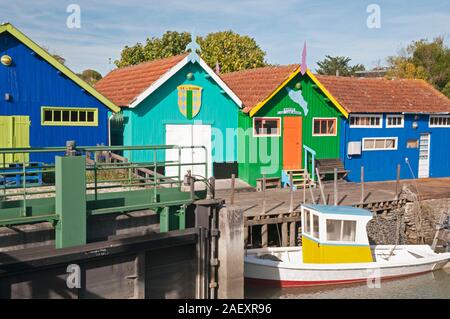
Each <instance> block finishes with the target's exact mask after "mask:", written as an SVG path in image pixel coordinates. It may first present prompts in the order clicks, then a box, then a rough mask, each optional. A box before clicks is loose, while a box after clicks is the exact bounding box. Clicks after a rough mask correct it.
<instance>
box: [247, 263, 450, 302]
mask: <svg viewBox="0 0 450 319" xmlns="http://www.w3.org/2000/svg"><path fill="white" fill-rule="evenodd" d="M245 297H246V298H294V299H301V298H309V299H310V298H387V299H392V298H450V269H445V270H438V271H435V272H433V273H426V274H423V275H418V276H413V277H406V278H402V279H395V280H385V281H382V282H381V286H380V288H369V287H367V285H366V284H349V285H335V286H323V287H298V288H268V287H245Z"/></svg>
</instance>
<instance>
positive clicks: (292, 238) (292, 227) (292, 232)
mask: <svg viewBox="0 0 450 319" xmlns="http://www.w3.org/2000/svg"><path fill="white" fill-rule="evenodd" d="M295 228H296V227H295V222H291V223H290V224H289V246H291V247H292V246H295V236H296V233H295Z"/></svg>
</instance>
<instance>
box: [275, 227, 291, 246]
mask: <svg viewBox="0 0 450 319" xmlns="http://www.w3.org/2000/svg"><path fill="white" fill-rule="evenodd" d="M277 227H278V225H277ZM288 242H289V240H288V223H283V224H281V246H283V247H286V246H287V245H288Z"/></svg>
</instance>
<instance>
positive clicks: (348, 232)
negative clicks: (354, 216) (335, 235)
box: [342, 220, 356, 241]
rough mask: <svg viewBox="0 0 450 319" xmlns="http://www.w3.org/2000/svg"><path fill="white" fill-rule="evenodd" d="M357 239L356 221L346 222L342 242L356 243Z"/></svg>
mask: <svg viewBox="0 0 450 319" xmlns="http://www.w3.org/2000/svg"><path fill="white" fill-rule="evenodd" d="M355 237H356V221H354V220H344V227H343V233H342V240H343V241H355Z"/></svg>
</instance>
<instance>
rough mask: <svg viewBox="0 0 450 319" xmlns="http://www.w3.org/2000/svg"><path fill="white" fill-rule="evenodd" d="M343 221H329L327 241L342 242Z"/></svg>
mask: <svg viewBox="0 0 450 319" xmlns="http://www.w3.org/2000/svg"><path fill="white" fill-rule="evenodd" d="M341 225H342V220H337V219H327V240H341Z"/></svg>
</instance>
